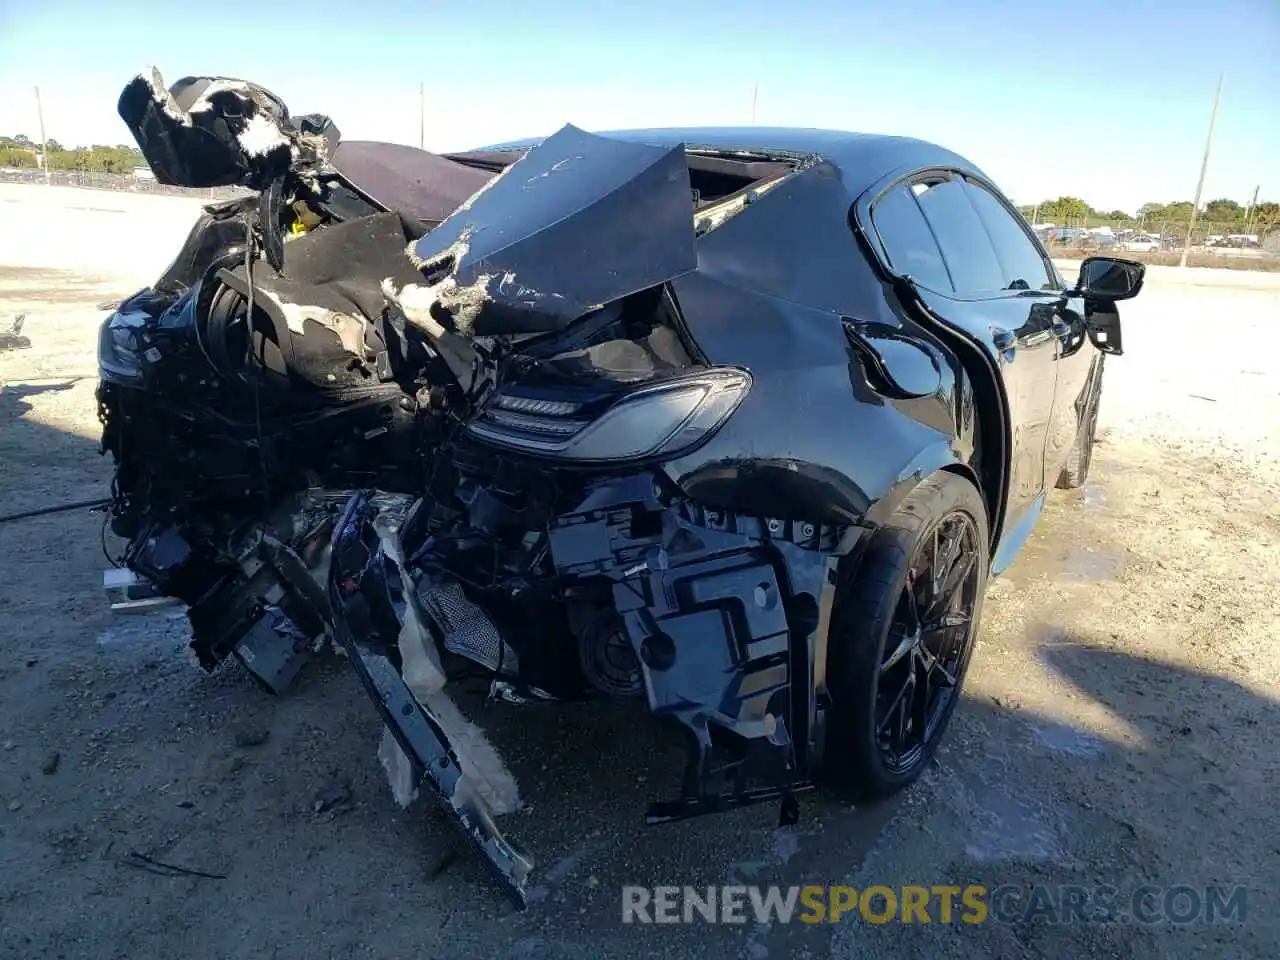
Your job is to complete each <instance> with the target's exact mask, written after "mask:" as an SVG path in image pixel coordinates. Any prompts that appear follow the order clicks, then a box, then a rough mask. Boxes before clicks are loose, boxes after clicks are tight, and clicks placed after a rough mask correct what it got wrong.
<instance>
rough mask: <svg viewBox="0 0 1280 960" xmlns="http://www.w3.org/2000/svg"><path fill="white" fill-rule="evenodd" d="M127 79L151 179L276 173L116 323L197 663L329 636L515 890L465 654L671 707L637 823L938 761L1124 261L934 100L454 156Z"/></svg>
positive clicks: (405, 785) (146, 510)
mask: <svg viewBox="0 0 1280 960" xmlns="http://www.w3.org/2000/svg"><path fill="white" fill-rule="evenodd" d="M120 107H121V114H122V116H124V118H125V120H126V122H127V123H128V124H129V126H130V127H131V129H132V130H133V131H134V133H135V135H136V136H137V139H138V142H139V144H140V146H141V147H142V149H143V152H144V154H145V155H146V156H147V159H148V161H149V162H150V163H151V165H152V168H153V169H154V170H155V172H156V175H157V177H158V178H159V179H161V180H163V181H165V182H173V183H183V184H187V185H196V186H203V185H211V184H215V183H217V184H236V185H239V186H243V187H246V188H248V189H249V191H250V193H249V195H248V196H246V198H245V199H244V200H242V201H237V202H233V203H231V204H227V205H223V206H220V207H214V208H211V209H210V210H209V211H208V212H207V214H206V215H205V217H204V218H202V219H201V221H200V223H198V224H197V225H196V227H195V229H194V230H193V232H192V236H191V239H190V240H189V241H188V244H187V246H186V247H185V248H184V250H183V251H182V252H181V253H180V254H179V257H178V259H177V261H175V264H174V266H173V268H171V269H170V271H169V272H168V273H167V274H166V275H165V277H163V278H162V279H161V280H160V281H159V282H158V283H157V284H156V286H155V287H154V288H152V289H151V290H147V291H143V292H142V293H140V294H138V295H136V296H135V297H133V298H131V299H130V300H128V301H126V302H125V303H124V304H122V305H121V307H120V309H119V311H118V312H117V313H116V314H115V315H114V316H112V317H111V318H109V319H108V320H107V321H106V322H105V323H104V325H103V332H102V354H101V355H102V360H101V366H102V381H103V382H102V387H101V391H100V403H101V407H102V413H103V420H104V439H103V443H104V448H105V449H107V450H110V451H111V452H112V454H113V455H114V456H115V458H116V461H117V465H118V466H117V475H116V483H115V489H114V491H113V493H114V505H113V518H114V519H113V522H114V523H115V529H116V531H117V532H118V533H120V534H121V535H123V536H125V537H126V538H128V539H129V545H128V547H127V548H126V551H125V553H124V556H123V558H122V559H123V562H124V564H125V566H126V568H127V570H126V571H122V572H119V573H117V574H114V575H113V576H115V577H116V581H117V583H118V585H119V587H120V590H121V592H122V593H126V594H129V595H130V596H133V595H140V593H143V592H146V591H148V590H150V591H152V592H155V593H160V594H164V595H167V596H171V597H176V598H178V599H180V600H182V601H183V602H185V603H186V604H187V605H188V607H189V615H190V619H191V627H192V635H193V646H194V648H195V649H196V652H197V653H198V654H199V656H200V659H201V662H202V663H203V664H204V665H205V666H206V667H207V668H210V669H212V668H213V667H214V666H216V665H217V663H219V662H220V661H221V660H222V659H224V658H225V657H227V656H231V655H235V656H236V657H238V658H239V659H240V660H241V661H242V662H244V663H245V665H246V666H247V667H248V668H249V669H250V671H252V672H253V673H254V674H255V675H256V676H257V677H258V678H259V679H261V680H262V681H263V682H264V683H266V684H267V685H268V686H269V687H271V688H272V689H274V690H282V689H284V688H286V687H287V686H288V684H289V682H290V681H291V680H292V678H293V676H294V675H296V673H297V670H298V669H299V667H300V666H301V664H302V663H304V662H305V660H306V658H307V657H308V656H310V655H311V653H312V652H313V651H314V650H316V649H317V648H318V646H319V645H321V644H323V643H325V642H332V643H334V644H336V645H337V647H338V648H339V649H340V650H342V651H343V652H344V653H346V654H347V655H348V656H349V658H350V660H351V663H352V665H353V667H354V668H355V669H356V671H357V672H358V674H359V676H360V678H361V680H362V682H363V684H364V685H365V687H366V689H367V691H368V692H369V694H370V697H371V699H372V702H373V703H374V705H375V707H376V709H378V710H379V712H380V713H381V715H382V718H383V720H384V721H385V724H386V727H387V737H386V740H385V741H384V744H383V747H382V749H381V751H380V755H381V758H382V760H383V762H384V764H385V765H386V767H387V770H388V772H389V774H390V775H391V779H392V786H393V788H394V789H395V792H396V794H397V797H398V799H400V800H401V802H406V803H407V802H408V800H410V799H411V798H412V797H413V796H414V794H415V793H416V792H417V791H418V790H419V789H422V790H424V791H425V792H427V793H428V794H430V795H431V796H433V797H435V798H436V799H438V800H439V801H440V802H441V803H442V804H443V805H444V807H445V808H446V809H447V810H449V811H450V812H451V813H452V814H453V821H454V822H455V823H456V824H457V825H458V827H459V828H460V829H461V831H462V832H463V833H464V835H466V836H467V837H468V838H469V839H470V840H472V841H473V842H474V843H475V845H476V847H477V849H478V850H479V851H480V852H481V853H482V854H483V856H484V858H485V861H486V862H487V864H488V865H489V866H490V868H491V870H492V872H493V874H494V876H495V877H496V878H497V879H498V880H499V881H500V882H501V883H502V884H503V886H504V887H505V888H506V889H507V890H508V892H509V893H510V894H511V895H512V896H513V897H514V898H515V899H516V900H517V901H518V902H523V898H524V890H525V887H526V882H527V878H528V875H529V872H530V869H531V864H530V863H529V861H528V860H527V859H526V858H525V857H524V856H523V855H522V854H521V853H520V852H519V851H518V850H517V849H516V848H515V847H514V846H513V845H512V844H511V843H509V842H508V841H507V840H506V838H505V837H504V836H503V834H502V833H501V831H500V830H499V828H498V826H497V825H496V823H495V817H497V816H499V815H501V814H502V813H505V812H507V811H508V810H510V809H512V808H513V807H514V806H515V805H517V804H518V802H519V800H518V791H516V789H515V785H514V784H513V783H512V782H511V779H510V775H509V774H507V773H506V771H505V769H504V768H503V766H502V762H501V760H500V758H499V757H498V756H497V754H496V752H495V751H494V750H493V748H492V747H491V746H490V745H489V744H488V743H487V741H485V740H484V739H483V737H477V736H475V735H474V730H473V729H472V728H471V726H470V724H469V722H468V721H467V720H466V719H465V718H464V717H463V716H462V714H461V713H460V712H459V711H458V709H457V708H456V706H455V705H454V704H453V701H452V700H451V699H450V697H449V691H448V685H449V683H450V681H451V680H452V679H453V678H454V677H456V676H458V675H460V665H465V668H466V672H469V673H471V674H472V675H474V673H475V672H476V671H479V672H480V673H481V674H482V675H483V676H484V677H485V678H486V680H487V682H488V684H489V690H490V694H491V696H492V698H493V699H495V700H498V701H502V702H505V703H507V704H509V705H510V706H511V708H512V709H516V708H518V707H519V705H521V704H527V703H531V702H538V701H574V700H582V699H585V698H598V697H606V698H628V699H640V700H643V701H645V702H646V703H647V705H648V708H649V711H650V712H651V713H652V714H653V715H655V716H656V717H658V718H661V719H664V720H667V721H670V722H671V723H673V724H674V725H675V726H676V727H677V728H678V729H679V730H681V731H683V733H684V734H685V735H686V740H687V744H688V763H687V766H686V769H685V770H684V776H683V787H682V790H681V791H680V794H679V795H678V796H675V797H669V798H663V799H659V800H655V801H654V802H653V803H652V804H651V805H650V807H649V811H648V816H649V819H650V821H652V822H662V821H669V820H674V819H679V818H685V817H691V816H696V815H699V814H704V813H710V812H714V811H723V810H728V809H731V808H734V807H738V806H743V805H746V804H753V803H759V802H764V801H770V802H776V803H778V804H779V805H780V810H781V817H782V818H783V819H784V820H794V818H795V816H796V807H797V799H796V798H797V797H798V795H799V794H801V793H803V792H804V791H806V790H809V789H812V788H813V787H814V786H815V785H819V784H821V785H825V786H829V787H831V788H832V789H835V790H839V791H842V792H844V793H846V794H848V795H850V796H853V797H856V798H859V799H875V798H879V797H884V796H887V795H889V794H891V793H893V792H894V791H896V790H898V789H900V788H902V787H903V786H905V785H907V784H909V783H910V782H912V781H913V780H914V779H915V778H916V777H917V776H918V774H919V773H920V771H921V770H922V768H923V767H924V765H925V763H926V762H927V760H928V758H929V757H930V755H931V754H932V752H933V751H934V750H935V748H936V747H937V744H938V742H939V739H940V737H941V736H942V734H943V731H944V729H945V727H946V725H947V723H948V720H949V718H950V715H951V713H952V711H953V710H954V708H955V706H956V703H957V699H958V695H959V690H960V687H961V684H962V683H963V680H964V675H965V670H966V667H967V665H968V661H969V657H970V653H971V651H972V647H973V641H974V637H975V634H976V630H977V627H978V622H979V617H980V613H981V607H982V597H983V591H984V587H985V583H986V579H987V576H988V574H989V572H991V571H996V572H998V571H1000V570H1003V569H1004V568H1005V567H1007V566H1008V565H1009V564H1010V563H1011V562H1012V559H1013V557H1014V555H1015V554H1016V553H1017V551H1018V549H1019V547H1020V546H1021V545H1022V544H1023V543H1024V542H1025V540H1026V539H1027V537H1028V535H1029V533H1030V531H1031V528H1032V526H1033V525H1034V523H1035V520H1036V518H1037V516H1038V514H1039V512H1040V510H1041V507H1042V506H1043V504H1044V500H1045V497H1046V494H1047V492H1048V489H1049V488H1050V487H1051V486H1053V485H1055V484H1056V485H1057V486H1060V487H1077V486H1079V485H1080V484H1082V483H1083V482H1084V480H1085V477H1086V476H1087V474H1088V470H1089V460H1090V451H1091V447H1092V443H1093V436H1094V429H1095V425H1096V421H1097V415H1098V404H1099V398H1100V395H1101V388H1102V373H1103V361H1104V358H1105V355H1107V354H1119V353H1120V352H1121V337H1120V324H1119V316H1118V312H1117V308H1116V302H1117V301H1119V300H1123V299H1126V298H1129V297H1133V296H1135V295H1137V293H1138V292H1139V291H1140V289H1141V286H1142V282H1143V267H1142V266H1141V265H1140V264H1136V263H1132V262H1128V261H1123V260H1116V259H1112V258H1092V259H1090V260H1087V261H1085V262H1084V263H1083V264H1082V266H1081V271H1080V277H1079V280H1078V282H1076V283H1075V284H1074V285H1068V284H1067V283H1066V282H1065V281H1064V280H1063V278H1062V277H1061V276H1060V274H1059V273H1058V271H1057V270H1056V269H1055V267H1054V266H1053V264H1052V262H1051V261H1050V260H1049V258H1048V257H1047V255H1046V254H1045V252H1044V249H1043V247H1042V246H1041V245H1040V243H1039V241H1038V240H1037V239H1036V238H1035V236H1034V235H1033V234H1032V233H1031V231H1030V228H1029V227H1028V225H1027V224H1026V223H1025V222H1024V221H1023V219H1022V218H1021V216H1020V215H1019V214H1018V213H1017V211H1016V210H1015V209H1014V208H1012V207H1011V206H1010V204H1009V202H1008V201H1007V200H1006V199H1005V198H1004V196H1003V195H1002V194H1001V193H1000V192H999V191H998V189H997V188H995V187H994V186H993V185H992V184H991V182H990V181H989V180H988V179H987V178H986V177H985V176H984V175H983V174H982V172H981V171H979V170H978V169H977V168H976V167H974V166H973V165H972V164H971V163H969V162H968V161H966V160H965V159H963V158H962V157H959V156H957V155H955V154H953V153H950V152H948V151H946V150H943V149H941V148H939V147H936V146H933V145H931V144H928V143H924V142H920V141H916V140H908V139H902V138H895V137H886V136H866V135H857V134H849V133H839V132H826V131H812V130H779V129H764V128H748V129H742V130H670V131H661V130H648V131H632V132H625V133H611V134H606V135H593V134H589V133H585V132H583V131H581V130H578V129H576V128H574V127H572V126H569V127H565V128H564V129H562V130H560V131H559V132H557V133H555V134H554V135H552V136H550V137H548V138H546V139H545V140H542V141H540V142H537V143H525V144H519V145H513V146H508V147H500V148H490V149H488V150H484V151H476V152H473V153H463V154H454V155H449V156H436V155H432V154H428V153H424V152H422V151H415V150H410V149H409V148H399V147H392V146H390V145H369V144H344V143H342V142H341V141H340V138H339V136H338V134H337V131H336V129H335V128H334V126H333V124H332V122H331V121H329V120H328V119H327V118H324V117H319V116H310V117H304V118H299V119H292V118H290V116H289V114H288V111H287V110H286V108H285V107H284V105H283V104H282V103H280V102H279V100H278V99H277V98H275V97H273V96H271V95H270V94H269V93H267V92H266V91H263V90H262V89H261V88H258V87H255V86H254V85H252V84H244V83H241V82H239V81H228V80H219V79H211V78H204V79H187V80H183V81H180V82H179V83H178V84H175V85H174V87H173V88H172V89H171V90H166V89H165V88H164V86H163V84H162V83H161V82H160V80H159V78H158V77H144V78H139V79H138V80H136V81H134V83H133V84H131V85H130V86H129V87H128V88H126V91H125V93H124V95H123V96H122V98H121V104H120ZM348 147H350V148H354V154H350V155H345V156H344V150H345V149H346V148H348ZM355 155H359V156H360V157H362V159H363V163H358V162H355V161H354V160H352V159H351V157H352V156H355ZM130 591H135V593H130ZM125 602H126V603H127V602H132V601H128V600H126V601H125Z"/></svg>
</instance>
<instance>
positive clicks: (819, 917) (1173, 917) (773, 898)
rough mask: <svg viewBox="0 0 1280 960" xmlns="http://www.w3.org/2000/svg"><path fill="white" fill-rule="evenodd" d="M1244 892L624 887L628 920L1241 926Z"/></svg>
mask: <svg viewBox="0 0 1280 960" xmlns="http://www.w3.org/2000/svg"><path fill="white" fill-rule="evenodd" d="M1246 913H1247V901H1246V891H1245V888H1244V887H1239V886H1237V887H1219V886H1199V887H1196V886H1189V885H1179V886H1168V887H1162V886H1155V885H1146V886H1140V887H1136V888H1134V889H1132V890H1121V889H1119V888H1117V887H1110V886H1101V885H1100V886H1091V887H1086V886H1073V885H1066V884H1064V885H1058V886H1048V885H1045V886H1020V885H1013V884H1009V885H1004V886H998V887H986V886H980V885H977V884H969V885H966V886H960V885H958V884H933V885H930V886H923V885H906V886H900V887H888V886H870V887H864V888H862V889H858V888H855V887H849V886H827V887H824V886H816V885H809V886H803V887H801V886H794V887H779V886H767V887H761V886H722V887H676V886H662V887H635V886H627V887H623V888H622V922H623V923H662V924H667V923H671V924H675V923H767V924H773V923H792V922H796V921H798V922H800V923H807V924H820V923H842V922H850V921H855V922H856V921H861V922H865V923H873V924H883V923H943V924H951V923H961V924H980V923H991V922H995V923H1015V922H1018V921H1039V922H1041V923H1055V924H1057V923H1136V924H1165V923H1170V924H1184V925H1185V924H1192V923H1242V922H1243V921H1244V920H1245V916H1246Z"/></svg>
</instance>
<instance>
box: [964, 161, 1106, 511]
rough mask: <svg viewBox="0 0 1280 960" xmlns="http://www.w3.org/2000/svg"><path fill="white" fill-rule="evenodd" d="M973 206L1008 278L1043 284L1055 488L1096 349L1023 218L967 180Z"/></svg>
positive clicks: (1077, 304) (1050, 470)
mask: <svg viewBox="0 0 1280 960" xmlns="http://www.w3.org/2000/svg"><path fill="white" fill-rule="evenodd" d="M965 185H966V190H967V193H968V196H969V200H970V201H971V202H972V203H973V206H974V208H975V209H976V210H977V212H978V217H979V218H980V219H981V220H982V224H983V226H984V227H985V228H986V230H987V234H988V236H990V238H991V243H992V246H993V247H994V248H995V251H996V258H997V259H998V260H999V261H1000V267H1001V270H1002V271H1003V272H1004V278H1005V280H1006V282H1007V283H1009V284H1016V283H1019V281H1023V282H1026V283H1027V285H1028V286H1039V288H1040V290H1039V296H1040V298H1041V304H1042V308H1047V309H1048V310H1049V311H1050V312H1049V316H1048V320H1049V331H1050V333H1051V334H1052V335H1053V337H1054V339H1055V341H1056V347H1057V358H1056V363H1055V364H1054V388H1053V403H1052V407H1051V409H1050V411H1049V417H1048V420H1047V422H1046V424H1045V441H1044V462H1045V469H1044V482H1045V486H1046V487H1049V486H1052V485H1053V484H1054V483H1056V482H1057V478H1058V473H1059V472H1060V471H1061V470H1062V467H1063V465H1064V464H1065V463H1066V462H1067V457H1068V455H1069V454H1070V453H1071V447H1072V445H1073V444H1074V443H1075V439H1076V430H1077V428H1078V426H1079V411H1080V406H1081V401H1082V399H1083V397H1084V393H1085V389H1086V387H1087V386H1088V382H1089V375H1090V372H1091V370H1092V367H1093V360H1094V356H1095V353H1096V351H1095V350H1094V349H1093V346H1092V344H1091V343H1090V338H1089V332H1088V329H1087V326H1086V313H1085V304H1084V300H1083V299H1082V298H1080V297H1070V296H1067V291H1066V290H1065V289H1064V286H1065V285H1064V284H1063V282H1062V278H1061V277H1060V276H1059V275H1058V273H1057V271H1056V270H1054V269H1053V268H1052V264H1050V263H1048V262H1047V259H1048V258H1047V256H1046V254H1045V252H1044V249H1043V248H1042V247H1041V246H1040V244H1039V243H1037V242H1036V240H1035V237H1034V235H1033V234H1032V233H1031V232H1030V231H1029V230H1027V228H1026V227H1025V226H1024V225H1023V219H1022V217H1021V216H1020V215H1019V214H1018V213H1016V212H1015V211H1014V210H1013V209H1012V208H1010V207H1009V206H1008V204H1006V203H1005V202H1004V201H1003V200H1002V199H1001V198H1000V197H998V196H996V194H995V193H993V192H992V191H991V190H988V189H987V188H986V187H985V186H984V185H983V184H982V183H980V182H979V181H977V180H968V181H966V184H965Z"/></svg>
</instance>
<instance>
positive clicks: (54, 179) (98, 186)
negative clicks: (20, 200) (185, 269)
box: [0, 167, 248, 201]
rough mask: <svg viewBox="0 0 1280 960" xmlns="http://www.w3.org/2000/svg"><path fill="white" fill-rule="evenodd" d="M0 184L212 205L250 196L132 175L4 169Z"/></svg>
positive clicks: (232, 189) (235, 190)
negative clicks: (152, 196) (142, 195)
mask: <svg viewBox="0 0 1280 960" xmlns="http://www.w3.org/2000/svg"><path fill="white" fill-rule="evenodd" d="M0 183H49V184H51V185H53V186H55V187H83V188H86V189H90V190H114V191H117V192H125V193H149V194H155V195H157V196H168V197H191V198H193V199H197V200H208V201H213V200H230V199H233V198H235V197H241V196H244V195H245V194H246V193H247V192H248V191H246V190H243V189H241V188H239V187H200V188H194V187H170V186H166V185H165V184H163V183H157V182H156V181H154V180H146V179H143V178H142V177H135V176H133V175H132V174H122V173H88V172H86V171H82V170H53V171H50V172H49V174H48V175H46V174H45V173H44V171H42V170H25V169H20V168H16V167H0Z"/></svg>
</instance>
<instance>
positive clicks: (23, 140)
mask: <svg viewBox="0 0 1280 960" xmlns="http://www.w3.org/2000/svg"><path fill="white" fill-rule="evenodd" d="M47 146H48V151H49V169H50V170H82V171H85V172H87V173H129V172H131V171H132V170H133V168H134V167H145V166H146V165H147V162H146V161H145V160H144V159H142V152H141V151H140V150H139V149H138V148H137V147H130V146H126V145H124V144H119V145H117V146H114V147H113V146H105V145H103V144H94V145H93V146H92V147H71V148H68V147H64V146H62V144H60V143H58V141H57V140H50V141H49V142H48V144H47ZM39 155H40V144H39V143H38V142H36V141H33V140H32V139H31V138H30V137H27V136H25V135H23V134H18V135H17V136H16V137H0V167H19V168H34V167H39V166H40V161H39V159H38V158H39Z"/></svg>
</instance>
